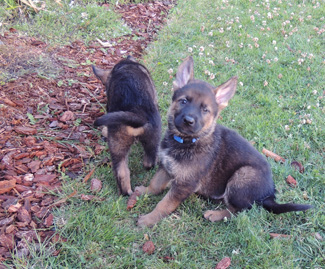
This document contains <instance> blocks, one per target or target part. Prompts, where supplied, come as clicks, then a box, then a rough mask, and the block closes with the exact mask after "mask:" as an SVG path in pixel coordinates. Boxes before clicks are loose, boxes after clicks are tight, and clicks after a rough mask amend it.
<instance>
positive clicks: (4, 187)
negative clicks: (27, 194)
mask: <svg viewBox="0 0 325 269" xmlns="http://www.w3.org/2000/svg"><path fill="white" fill-rule="evenodd" d="M15 186H16V179H11V180H3V181H0V194H3V193H6V192H8V191H10V190H11V189H13V188H14V187H15Z"/></svg>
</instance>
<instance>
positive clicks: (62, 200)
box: [51, 190, 77, 207]
mask: <svg viewBox="0 0 325 269" xmlns="http://www.w3.org/2000/svg"><path fill="white" fill-rule="evenodd" d="M76 194H77V191H76V190H74V191H73V192H72V193H71V194H69V195H68V196H67V197H65V198H62V199H60V200H59V201H56V202H55V203H53V204H52V205H51V207H52V206H57V205H60V204H63V203H65V202H66V201H67V200H68V199H69V198H71V197H73V196H75V195H76Z"/></svg>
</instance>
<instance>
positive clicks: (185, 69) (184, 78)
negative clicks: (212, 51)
mask: <svg viewBox="0 0 325 269" xmlns="http://www.w3.org/2000/svg"><path fill="white" fill-rule="evenodd" d="M193 78H194V61H193V58H192V56H189V57H187V58H186V59H185V60H184V62H182V64H181V65H180V66H179V67H178V70H177V73H176V79H175V80H174V82H173V90H174V91H175V90H177V89H180V88H182V87H184V86H185V85H186V84H187V83H188V82H189V81H190V80H191V79H193Z"/></svg>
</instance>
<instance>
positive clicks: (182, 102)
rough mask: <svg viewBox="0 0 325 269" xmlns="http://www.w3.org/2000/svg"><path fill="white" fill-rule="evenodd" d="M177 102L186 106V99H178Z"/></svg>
mask: <svg viewBox="0 0 325 269" xmlns="http://www.w3.org/2000/svg"><path fill="white" fill-rule="evenodd" d="M179 102H180V103H181V104H183V105H185V104H187V99H185V98H183V99H180V100H179Z"/></svg>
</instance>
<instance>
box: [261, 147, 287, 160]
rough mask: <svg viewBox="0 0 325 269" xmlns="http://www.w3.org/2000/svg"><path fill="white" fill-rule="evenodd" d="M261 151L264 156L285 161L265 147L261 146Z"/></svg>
mask: <svg viewBox="0 0 325 269" xmlns="http://www.w3.org/2000/svg"><path fill="white" fill-rule="evenodd" d="M262 152H263V153H264V154H265V156H267V157H270V158H272V159H274V160H275V161H276V162H283V163H284V162H285V159H284V158H283V157H281V156H279V155H278V154H275V153H274V152H272V151H270V150H267V149H266V148H263V150H262Z"/></svg>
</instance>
